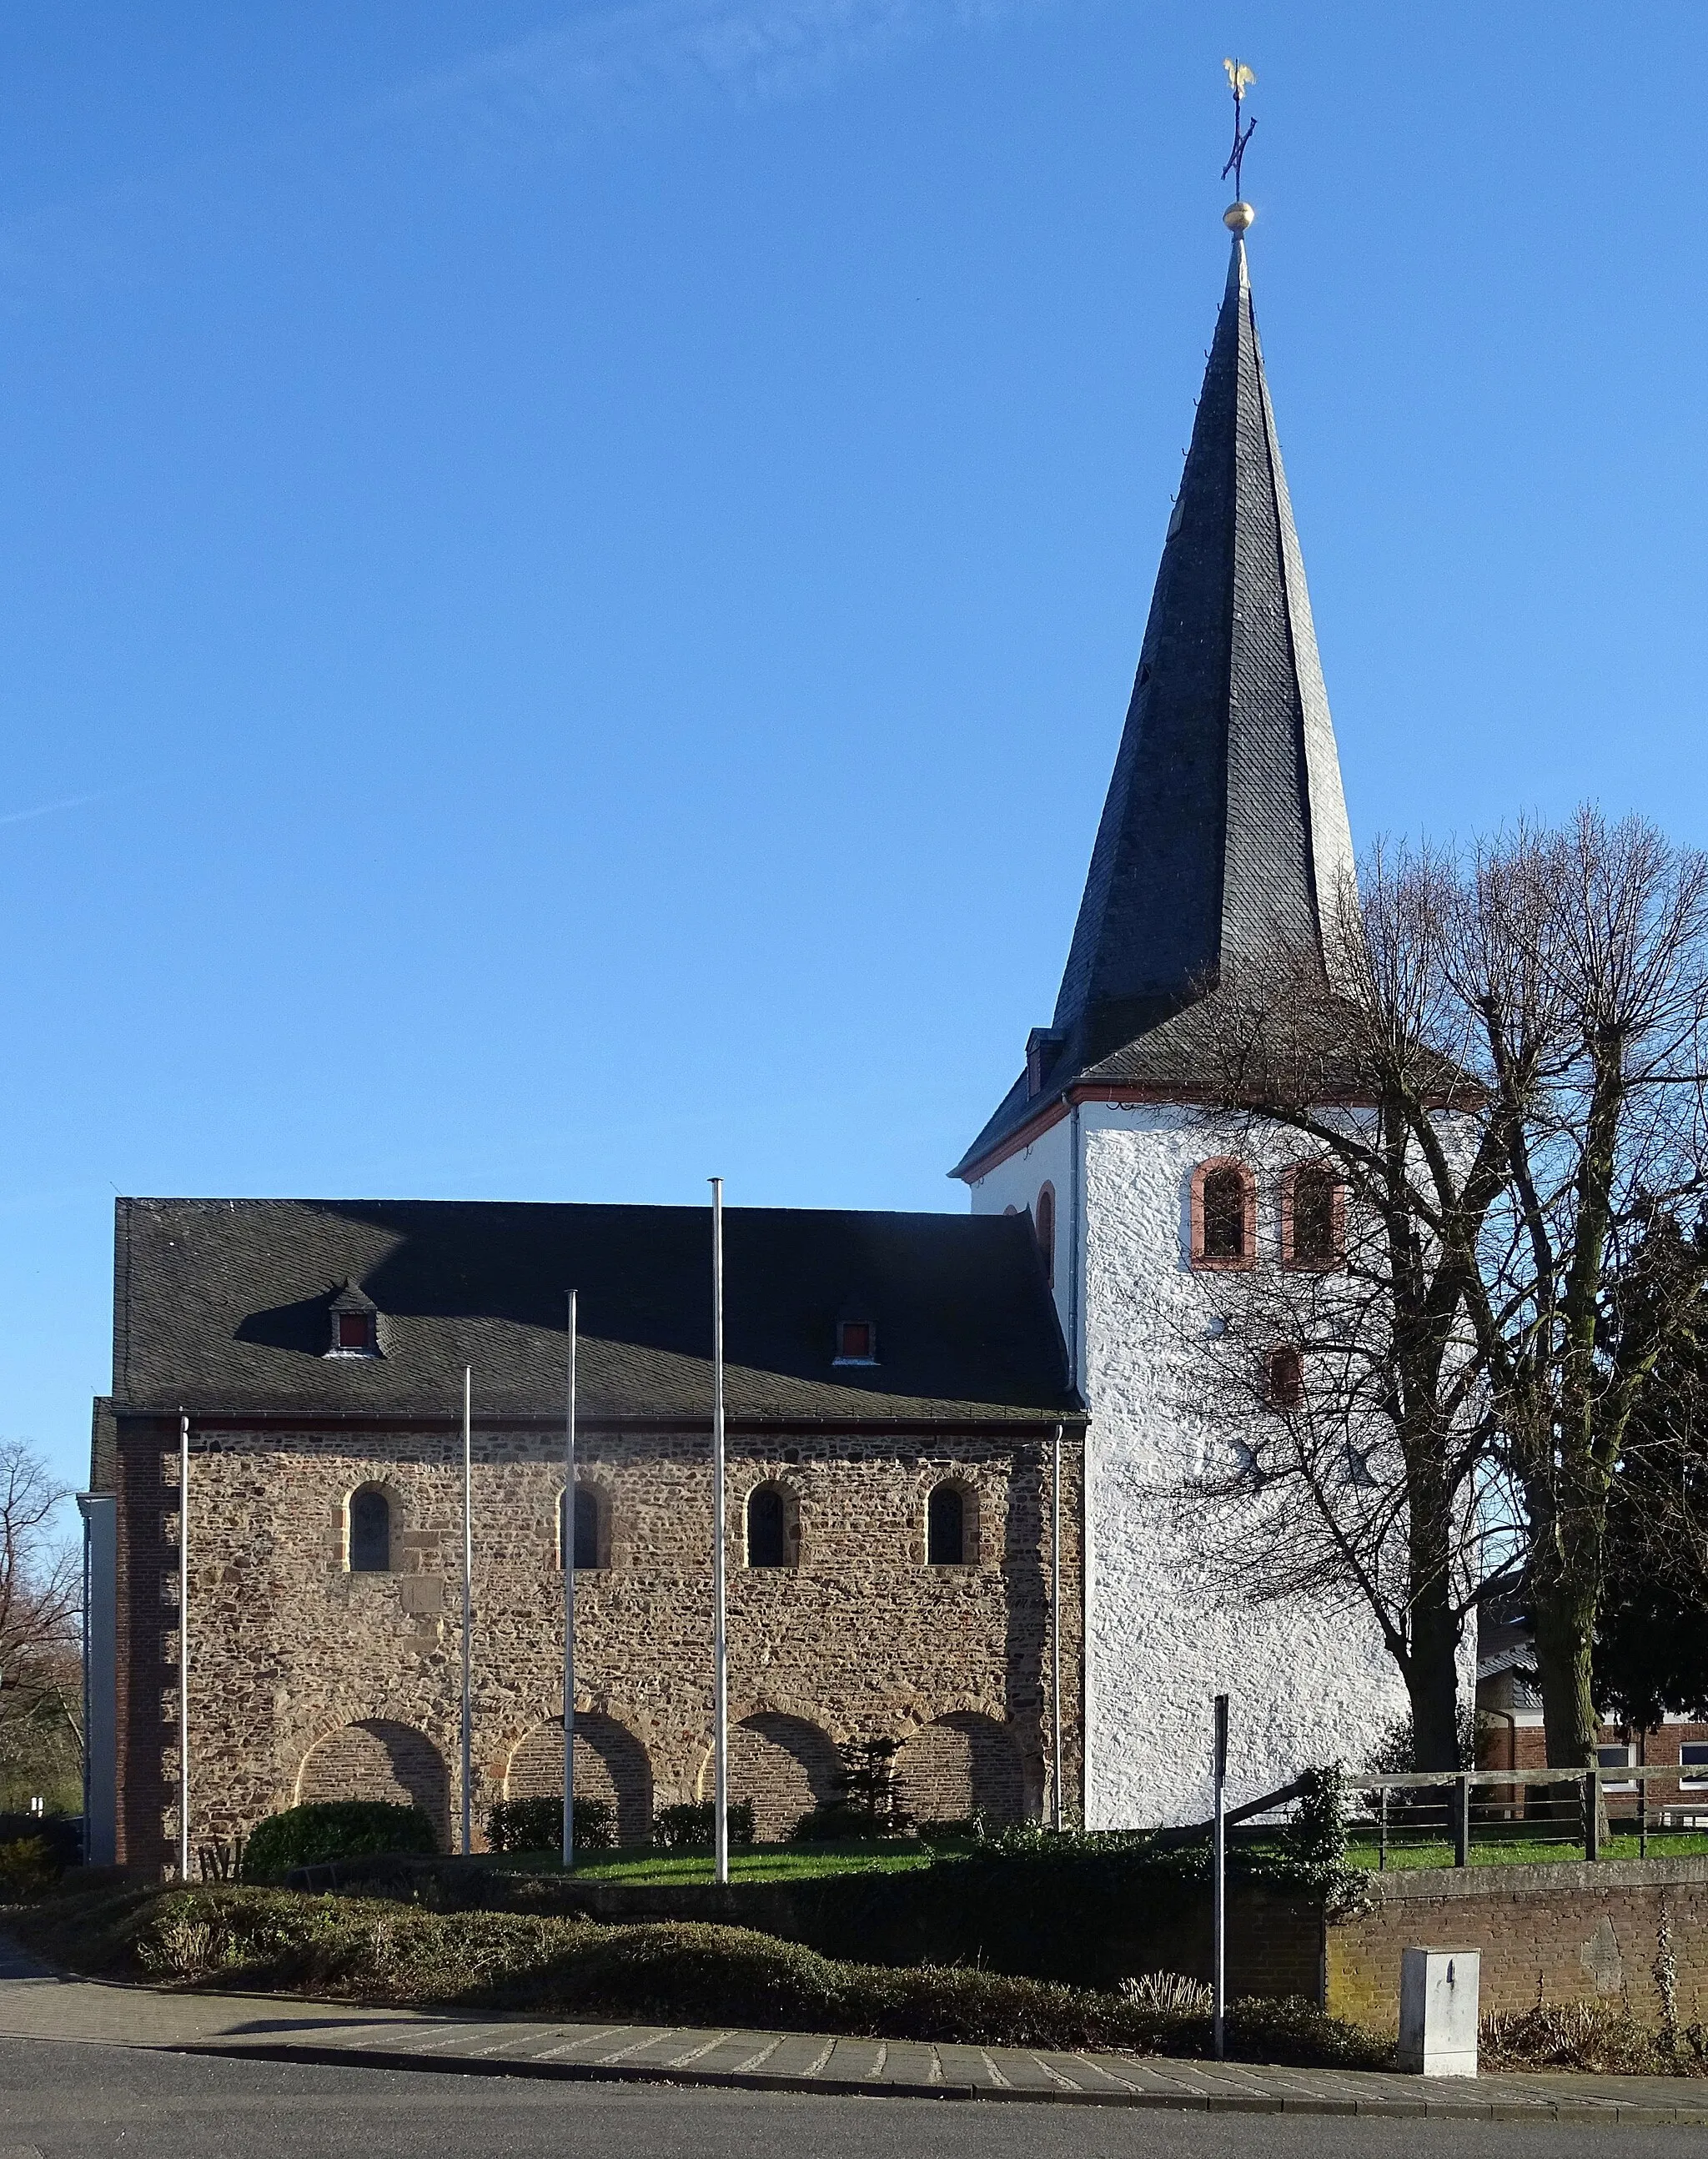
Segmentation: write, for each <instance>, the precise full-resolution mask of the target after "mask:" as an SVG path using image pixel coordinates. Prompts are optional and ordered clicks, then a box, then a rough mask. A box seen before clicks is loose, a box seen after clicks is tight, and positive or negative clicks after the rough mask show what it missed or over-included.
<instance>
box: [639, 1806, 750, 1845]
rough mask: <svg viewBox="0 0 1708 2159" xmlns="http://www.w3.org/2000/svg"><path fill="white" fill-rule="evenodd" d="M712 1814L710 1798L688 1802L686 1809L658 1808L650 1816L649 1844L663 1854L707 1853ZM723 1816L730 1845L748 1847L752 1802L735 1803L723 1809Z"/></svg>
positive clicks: (710, 1842) (710, 1840)
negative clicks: (650, 1840)
mask: <svg viewBox="0 0 1708 2159" xmlns="http://www.w3.org/2000/svg"><path fill="white" fill-rule="evenodd" d="M712 1812H713V1809H712V1802H711V1800H710V1799H704V1800H701V1801H698V1802H690V1804H687V1805H686V1806H680V1807H660V1809H659V1810H658V1812H657V1814H655V1815H654V1816H653V1823H652V1841H653V1842H654V1843H655V1845H657V1846H660V1849H661V1850H663V1851H696V1850H701V1849H703V1850H706V1851H709V1850H710V1849H711V1846H712V1826H713V1825H712ZM727 1817H728V1821H729V1841H730V1842H731V1843H732V1844H751V1843H752V1842H753V1801H752V1800H751V1799H738V1800H736V1801H735V1803H734V1804H733V1805H732V1806H731V1807H730V1808H729V1809H728V1810H727Z"/></svg>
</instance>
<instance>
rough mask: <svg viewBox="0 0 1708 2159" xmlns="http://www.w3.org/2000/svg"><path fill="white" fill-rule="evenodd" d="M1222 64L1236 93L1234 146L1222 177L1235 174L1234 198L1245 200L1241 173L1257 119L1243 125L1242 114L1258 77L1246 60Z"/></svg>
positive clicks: (1255, 128) (1231, 87)
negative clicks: (1248, 92) (1247, 92)
mask: <svg viewBox="0 0 1708 2159" xmlns="http://www.w3.org/2000/svg"><path fill="white" fill-rule="evenodd" d="M1222 65H1223V66H1224V68H1225V69H1226V70H1227V71H1228V87H1229V89H1230V90H1231V91H1233V93H1234V147H1233V148H1232V149H1231V150H1230V151H1229V153H1228V162H1227V163H1226V164H1225V165H1224V166H1223V168H1222V178H1223V179H1224V180H1225V179H1227V177H1228V175H1229V173H1232V174H1233V175H1234V199H1235V200H1236V201H1243V199H1245V181H1244V179H1242V178H1241V173H1242V169H1243V168H1244V166H1245V146H1246V144H1247V143H1248V142H1250V140H1251V137H1252V136H1253V135H1254V134H1255V132H1256V131H1257V122H1255V120H1248V121H1247V122H1245V126H1244V127H1241V126H1240V111H1241V110H1242V108H1243V107H1244V106H1245V93H1246V91H1248V90H1249V89H1250V87H1251V85H1252V84H1253V83H1254V82H1255V81H1256V80H1257V77H1256V75H1255V73H1254V72H1253V70H1251V69H1250V68H1249V67H1247V66H1246V65H1245V61H1244V60H1224V61H1223V62H1222Z"/></svg>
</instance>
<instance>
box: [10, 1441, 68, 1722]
mask: <svg viewBox="0 0 1708 2159" xmlns="http://www.w3.org/2000/svg"><path fill="white" fill-rule="evenodd" d="M63 1499H65V1490H64V1489H63V1488H62V1487H61V1486H60V1485H59V1484H56V1483H54V1479H53V1478H51V1477H50V1476H49V1473H48V1471H47V1468H46V1465H45V1464H44V1463H43V1462H42V1460H41V1458H40V1457H39V1455H37V1454H36V1453H35V1452H34V1451H33V1450H32V1449H31V1448H30V1447H28V1446H26V1445H25V1444H24V1442H23V1441H21V1440H0V1738H4V1737H8V1736H10V1735H15V1734H16V1732H17V1731H18V1727H22V1726H23V1725H24V1724H25V1723H27V1722H33V1721H35V1720H39V1718H40V1716H42V1714H43V1712H44V1709H47V1708H49V1707H57V1708H58V1710H59V1711H60V1712H61V1713H62V1714H63V1715H64V1716H65V1718H66V1720H67V1721H68V1722H70V1725H71V1727H72V1729H73V1730H74V1731H75V1730H76V1728H77V1725H76V1717H75V1710H74V1708H73V1705H72V1703H71V1702H70V1700H69V1699H68V1696H67V1674H68V1670H70V1669H71V1668H72V1667H73V1665H74V1664H75V1655H76V1651H77V1644H78V1629H79V1627H80V1623H81V1616H82V1615H81V1606H82V1595H81V1588H82V1585H81V1579H80V1571H79V1567H78V1564H77V1557H76V1555H75V1552H74V1551H72V1550H71V1549H70V1547H69V1546H67V1545H65V1544H64V1543H62V1542H61V1541H60V1540H57V1539H56V1538H55V1536H54V1512H55V1509H57V1508H58V1507H59V1505H60V1502H61V1501H62V1500H63Z"/></svg>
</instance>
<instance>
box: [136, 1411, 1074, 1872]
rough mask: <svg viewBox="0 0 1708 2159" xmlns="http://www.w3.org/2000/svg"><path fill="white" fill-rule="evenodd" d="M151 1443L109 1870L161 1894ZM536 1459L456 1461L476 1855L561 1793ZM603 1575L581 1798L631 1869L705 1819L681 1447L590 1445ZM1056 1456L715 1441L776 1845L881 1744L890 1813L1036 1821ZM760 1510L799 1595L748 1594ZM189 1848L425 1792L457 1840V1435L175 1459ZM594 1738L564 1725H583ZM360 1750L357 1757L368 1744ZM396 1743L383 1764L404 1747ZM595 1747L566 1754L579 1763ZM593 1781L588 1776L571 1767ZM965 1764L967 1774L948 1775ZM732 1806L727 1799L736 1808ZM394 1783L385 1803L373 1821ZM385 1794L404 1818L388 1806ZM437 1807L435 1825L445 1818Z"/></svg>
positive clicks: (302, 1439)
mask: <svg viewBox="0 0 1708 2159" xmlns="http://www.w3.org/2000/svg"><path fill="white" fill-rule="evenodd" d="M171 1426H172V1421H171V1420H146V1419H124V1418H121V1419H120V1421H119V1437H118V1444H117V1447H116V1478H117V1483H118V1488H119V1489H120V1493H121V1506H122V1517H121V1526H120V1551H121V1561H120V1598H121V1607H122V1612H121V1618H122V1623H123V1624H124V1628H125V1631H124V1633H122V1644H123V1646H122V1664H123V1670H124V1674H125V1680H124V1685H123V1694H122V1718H123V1723H122V1734H121V1747H120V1760H121V1783H122V1797H121V1816H122V1838H123V1842H122V1850H121V1857H122V1859H124V1860H125V1861H128V1862H129V1863H131V1864H132V1865H142V1866H164V1865H166V1864H168V1862H169V1860H170V1858H171V1856H172V1853H173V1848H174V1846H175V1841H176V1835H177V1809H176V1790H175V1780H176V1776H177V1730H176V1716H177V1703H176V1687H177V1680H178V1671H177V1648H178V1635H177V1617H178V1615H177V1612H176V1609H175V1606H176V1570H177V1533H178V1524H177V1489H176V1479H177V1460H176V1444H175V1442H176V1433H175V1429H172V1428H170V1427H171ZM560 1447H561V1440H560V1438H559V1437H558V1436H557V1435H556V1433H555V1432H548V1431H546V1430H544V1429H541V1430H539V1431H537V1432H531V1431H518V1430H503V1431H500V1430H493V1431H488V1432H477V1433H476V1436H475V1442H474V1631H473V1637H472V1639H473V1645H474V1769H473V1778H472V1785H471V1796H472V1799H473V1803H474V1817H475V1823H476V1827H477V1843H479V1842H480V1841H482V1840H481V1838H480V1835H479V1831H480V1830H481V1829H482V1828H483V1827H484V1818H485V1815H486V1812H487V1810H488V1809H489V1806H490V1805H491V1804H492V1803H493V1802H494V1800H495V1799H499V1798H501V1797H503V1796H505V1793H506V1790H507V1789H508V1790H509V1791H510V1792H511V1793H512V1794H515V1795H517V1796H520V1795H522V1794H524V1793H525V1792H528V1793H533V1792H537V1791H539V1790H541V1789H542V1788H543V1789H549V1790H556V1789H561V1786H560V1785H559V1784H558V1781H557V1775H556V1761H557V1760H559V1759H561V1755H562V1726H561V1724H560V1723H559V1722H557V1719H558V1718H559V1716H560V1713H561V1709H562V1654H563V1650H562V1642H563V1635H562V1593H563V1592H562V1574H561V1572H560V1570H559V1564H558V1550H557V1543H558V1540H557V1511H558V1505H559V1496H560V1494H561V1491H562V1467H561V1458H560V1455H559V1449H560ZM579 1451H580V1461H581V1474H582V1478H583V1479H584V1480H585V1481H587V1482H588V1483H593V1485H595V1486H596V1487H597V1488H598V1491H599V1494H600V1497H601V1501H602V1509H603V1545H604V1549H603V1551H602V1553H601V1556H602V1558H604V1559H607V1560H608V1562H609V1563H608V1565H606V1566H601V1567H599V1568H598V1569H593V1570H587V1571H578V1572H577V1605H576V1637H577V1722H578V1726H580V1727H581V1730H580V1733H579V1736H578V1741H577V1775H578V1778H582V1783H581V1789H582V1790H584V1791H586V1792H587V1793H589V1794H597V1795H598V1796H602V1797H609V1798H611V1799H613V1800H614V1801H615V1802H616V1804H617V1805H618V1808H619V1817H620V1819H621V1821H622V1827H623V1831H624V1835H625V1837H629V1838H634V1837H635V1836H637V1835H644V1830H645V1827H646V1825H647V1822H648V1820H649V1819H650V1810H651V1809H652V1807H653V1806H654V1805H660V1806H662V1805H666V1804H670V1803H672V1802H674V1801H678V1800H684V1799H695V1798H697V1797H700V1796H701V1795H702V1794H709V1791H710V1781H711V1773H710V1756H711V1728H710V1727H711V1691H712V1688H711V1663H712V1659H711V1625H712V1610H711V1566H710V1556H709V1546H710V1542H711V1531H710V1512H711V1504H710V1501H711V1465H710V1459H709V1454H710V1450H709V1446H708V1443H707V1441H706V1437H705V1436H704V1435H703V1434H686V1435H683V1434H675V1435H673V1434H669V1433H660V1432H655V1433H650V1434H640V1435H637V1434H634V1433H621V1434H619V1433H613V1432H604V1433H602V1432H586V1433H584V1434H583V1436H582V1442H581V1446H580V1450H579ZM1048 1461H1049V1448H1048V1435H1047V1433H1045V1434H1037V1433H1025V1434H1014V1435H1011V1434H1007V1433H1002V1434H1001V1435H999V1436H997V1437H976V1436H965V1435H961V1434H958V1433H956V1432H953V1431H946V1432H940V1433H936V1434H933V1435H931V1436H930V1437H929V1438H927V1439H920V1438H916V1437H900V1438H898V1437H894V1436H885V1435H883V1434H881V1433H872V1434H870V1435H859V1434H853V1435H841V1434H839V1435H837V1436H836V1437H835V1438H834V1439H831V1438H827V1437H826V1436H825V1435H823V1434H816V1435H815V1434H814V1433H812V1432H800V1433H799V1434H789V1435H781V1434H779V1435H777V1436H776V1437H774V1438H773V1437H769V1436H768V1437H766V1438H765V1439H764V1440H763V1442H754V1441H753V1440H751V1439H743V1438H742V1437H739V1436H738V1435H735V1434H732V1437H731V1451H730V1457H729V1464H728V1489H729V1514H728V1520H727V1535H728V1540H729V1543H728V1549H729V1551H730V1554H731V1562H730V1576H729V1594H728V1612H729V1644H730V1652H729V1654H730V1679H731V1687H730V1691H731V1701H730V1711H731V1724H732V1745H731V1753H732V1765H733V1767H732V1797H735V1798H738V1799H739V1798H742V1797H743V1796H751V1797H753V1799H755V1801H756V1804H757V1805H758V1811H759V1813H760V1815H761V1834H762V1835H764V1834H767V1833H769V1834H772V1835H776V1834H780V1833H781V1832H782V1831H783V1830H784V1829H786V1828H787V1827H788V1826H789V1825H790V1824H791V1823H792V1822H793V1820H794V1819H795V1817H796V1816H797V1815H799V1814H800V1813H801V1812H804V1811H805V1809H806V1807H807V1806H809V1805H810V1804H812V1802H813V1801H814V1800H815V1799H818V1798H821V1797H824V1796H826V1795H827V1794H828V1791H829V1789H830V1780H831V1776H832V1775H833V1773H834V1764H835V1759H836V1757H835V1751H834V1750H835V1746H836V1742H839V1741H841V1740H843V1739H846V1738H850V1737H877V1736H885V1737H896V1738H899V1739H901V1740H903V1742H904V1746H903V1772H904V1778H905V1777H906V1773H907V1771H908V1768H909V1766H910V1764H916V1765H917V1766H918V1769H919V1774H917V1775H916V1776H914V1778H912V1780H911V1783H912V1784H913V1785H915V1786H917V1787H918V1789H917V1790H915V1789H908V1791H907V1794H906V1804H908V1805H909V1806H910V1807H911V1808H912V1809H913V1810H914V1812H916V1813H922V1814H926V1815H932V1814H937V1813H944V1812H954V1813H965V1811H966V1810H967V1809H968V1808H969V1807H970V1805H971V1804H974V1803H976V1802H977V1803H981V1804H986V1806H987V1807H988V1809H989V1810H990V1811H991V1813H992V1814H993V1815H997V1816H999V1817H1006V1816H1010V1815H1012V1814H1013V1813H1015V1812H1017V1811H1018V1810H1019V1809H1020V1808H1021V1807H1022V1806H1023V1807H1024V1809H1025V1810H1027V1811H1028V1812H1033V1813H1035V1812H1037V1811H1038V1810H1039V1809H1040V1807H1041V1806H1042V1805H1043V1803H1044V1799H1045V1777H1046V1773H1047V1765H1048V1755H1049V1729H1048V1699H1049V1642H1048V1598H1049V1555H1048ZM945 1475H952V1476H953V1477H954V1478H955V1479H956V1480H957V1481H959V1482H960V1483H963V1484H964V1485H966V1486H967V1487H969V1488H970V1489H971V1490H972V1491H973V1492H974V1494H976V1505H975V1506H974V1507H973V1508H971V1509H969V1516H970V1520H974V1521H976V1525H977V1526H976V1538H975V1550H974V1551H973V1552H972V1553H971V1554H970V1562H971V1563H970V1564H968V1565H965V1566H954V1567H944V1566H935V1567H934V1566H928V1565H927V1564H926V1561H925V1512H926V1501H927V1496H928V1494H929V1491H930V1489H931V1488H932V1486H933V1485H934V1483H937V1482H938V1481H939V1479H940V1478H943V1477H944V1476H945ZM766 1479H771V1480H775V1481H777V1482H779V1483H783V1484H784V1486H785V1487H786V1488H787V1489H788V1490H789V1493H790V1494H791V1496H792V1503H793V1507H794V1512H795V1514H796V1515H797V1517H798V1520H799V1522H800V1548H799V1549H800V1559H799V1563H798V1565H796V1566H789V1567H779V1568H755V1569H752V1570H749V1569H747V1568H746V1567H744V1566H743V1565H742V1563H741V1558H740V1555H741V1552H742V1550H743V1540H742V1530H743V1503H744V1500H745V1497H746V1494H747V1493H748V1491H749V1490H750V1489H752V1487H753V1485H755V1484H756V1483H759V1482H761V1481H763V1480H766ZM190 1483H191V1498H190V1508H189V1538H190V1547H189V1549H190V1609H189V1672H190V1701H191V1748H190V1753H191V1788H192V1796H191V1810H190V1814H191V1830H192V1842H193V1844H194V1845H195V1846H202V1845H205V1844H208V1843H211V1842H214V1841H220V1840H225V1839H228V1838H230V1837H231V1836H232V1835H235V1834H238V1833H241V1832H245V1831H246V1830H249V1829H250V1828H251V1827H252V1826H253V1825H254V1824H255V1823H256V1821H258V1820H261V1818H262V1817H263V1816H264V1815H267V1814H269V1813H272V1812H273V1811H275V1810H277V1809H279V1808H281V1807H284V1806H288V1805H290V1804H292V1803H293V1802H294V1801H295V1800H296V1799H298V1798H299V1797H302V1798H307V1797H309V1796H315V1797H324V1796H330V1795H331V1794H332V1785H333V1784H334V1783H335V1782H336V1781H337V1780H338V1779H339V1778H342V1779H343V1780H344V1784H347V1785H348V1786H349V1792H350V1795H351V1796H360V1795H363V1794H365V1793H367V1792H368V1791H369V1789H370V1787H371V1788H372V1790H371V1795H372V1796H375V1797H392V1796H396V1795H397V1792H398V1791H399V1790H403V1789H411V1790H412V1789H416V1788H417V1787H418V1788H419V1789H420V1793H421V1794H422V1797H423V1798H424V1799H427V1801H428V1802H429V1804H430V1810H439V1812H440V1817H441V1820H442V1825H443V1828H444V1829H445V1830H446V1832H447V1833H448V1835H451V1836H452V1837H454V1835H455V1826H456V1824H457V1822H458V1818H459V1815H460V1811H461V1794H460V1790H459V1781H458V1767H459V1764H458V1753H459V1747H458V1713H459V1712H458V1699H459V1684H460V1674H461V1657H462V1650H461V1634H460V1609H461V1563H462V1562H461V1553H462V1476H461V1441H460V1436H459V1435H458V1433H457V1432H454V1431H453V1430H452V1429H449V1428H447V1429H443V1430H439V1431H412V1432H411V1431H406V1432H384V1431H373V1432H362V1433H357V1432H351V1431H349V1430H348V1429H344V1430H340V1431H338V1432H326V1431H315V1430H313V1429H305V1430H302V1431H292V1432H282V1431H277V1430H254V1429H244V1428H240V1427H239V1426H236V1425H235V1424H228V1425H227V1426H225V1427H224V1428H220V1427H217V1426H214V1425H213V1424H212V1423H211V1422H209V1423H203V1422H201V1421H198V1424H197V1426H196V1430H195V1436H194V1448H193V1453H192V1459H191V1477H190ZM369 1483H377V1484H379V1485H380V1487H381V1488H382V1489H384V1490H385V1491H386V1494H387V1498H388V1500H389V1501H390V1503H391V1510H392V1511H391V1527H392V1536H391V1571H388V1572H386V1573H372V1574H367V1573H353V1572H351V1571H349V1567H348V1564H347V1540H346V1527H345V1525H346V1508H347V1504H348V1499H349V1494H351V1492H353V1491H354V1490H355V1489H357V1488H358V1487H360V1486H361V1485H364V1484H369ZM1062 1519H1063V1532H1064V1534H1063V1598H1062V1605H1063V1620H1064V1629H1063V1658H1062V1670H1063V1723H1064V1735H1065V1744H1064V1796H1065V1798H1066V1801H1067V1812H1068V1816H1069V1819H1070V1820H1072V1819H1074V1818H1075V1817H1076V1816H1077V1814H1078V1810H1079V1674H1080V1668H1081V1651H1080V1640H1079V1636H1080V1627H1079V1618H1080V1613H1081V1594H1080V1587H1079V1535H1078V1525H1079V1520H1080V1519H1081V1514H1080V1498H1079V1460H1078V1449H1077V1447H1076V1446H1074V1444H1072V1443H1071V1442H1070V1443H1069V1445H1067V1446H1065V1447H1064V1499H1063V1508H1062ZM584 1720H585V1721H584ZM358 1727H360V1729H358ZM400 1735H406V1737H400ZM582 1747H587V1750H588V1751H587V1754H586V1755H585V1756H584V1755H583V1753H582ZM583 1763H584V1764H585V1766H584V1767H583ZM957 1765H959V1768H958V1771H957ZM744 1780H745V1782H746V1783H747V1784H749V1785H751V1786H752V1789H751V1791H744V1790H743V1781H744ZM381 1785H384V1786H385V1788H386V1789H383V1790H382V1789H380V1786H381ZM394 1787H395V1788H396V1789H394ZM440 1793H443V1800H441V1799H439V1798H438V1796H437V1795H438V1794H440Z"/></svg>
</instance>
